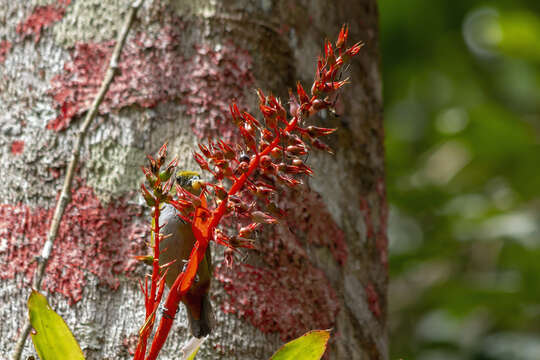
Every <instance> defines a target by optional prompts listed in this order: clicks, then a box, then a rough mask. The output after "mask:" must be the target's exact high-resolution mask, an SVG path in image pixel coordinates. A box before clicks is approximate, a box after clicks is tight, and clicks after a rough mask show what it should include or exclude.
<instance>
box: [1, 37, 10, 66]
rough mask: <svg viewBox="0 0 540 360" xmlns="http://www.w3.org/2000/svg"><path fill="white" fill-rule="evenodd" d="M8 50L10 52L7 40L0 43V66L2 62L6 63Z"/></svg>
mask: <svg viewBox="0 0 540 360" xmlns="http://www.w3.org/2000/svg"><path fill="white" fill-rule="evenodd" d="M9 50H11V42H10V41H8V40H2V41H0V64H3V63H4V61H6V57H7V54H8V53H9Z"/></svg>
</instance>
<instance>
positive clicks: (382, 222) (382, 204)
mask: <svg viewBox="0 0 540 360" xmlns="http://www.w3.org/2000/svg"><path fill="white" fill-rule="evenodd" d="M377 194H378V195H379V231H378V232H377V242H376V246H377V250H379V254H380V257H381V263H382V264H383V265H384V266H385V267H386V268H388V236H387V228H388V202H387V201H386V186H385V184H384V179H382V178H381V179H379V180H377Z"/></svg>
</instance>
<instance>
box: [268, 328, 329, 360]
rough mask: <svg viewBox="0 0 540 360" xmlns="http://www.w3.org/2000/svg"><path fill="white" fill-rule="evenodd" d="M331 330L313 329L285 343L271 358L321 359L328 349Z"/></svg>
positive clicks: (278, 359) (274, 359)
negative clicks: (327, 344)
mask: <svg viewBox="0 0 540 360" xmlns="http://www.w3.org/2000/svg"><path fill="white" fill-rule="evenodd" d="M329 338H330V330H313V331H310V332H308V333H306V334H304V335H302V336H300V337H299V338H297V339H294V340H293V341H290V342H288V343H286V344H285V345H283V346H282V347H281V349H279V350H278V351H277V352H276V353H275V354H274V355H273V356H272V357H271V358H270V360H319V359H320V358H321V357H322V356H323V354H324V351H325V350H326V343H327V342H328V339H329Z"/></svg>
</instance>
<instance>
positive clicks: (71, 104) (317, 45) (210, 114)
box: [0, 0, 388, 359]
mask: <svg viewBox="0 0 540 360" xmlns="http://www.w3.org/2000/svg"><path fill="white" fill-rule="evenodd" d="M128 3H129V1H127V0H107V1H102V0H85V1H81V0H71V1H70V0H58V1H53V0H33V1H12V0H0V21H1V24H2V26H1V27H0V109H1V112H0V146H1V147H2V153H1V155H0V166H1V168H2V175H3V176H2V179H3V182H4V186H2V187H1V188H0V204H2V205H0V219H1V220H0V259H1V263H2V268H1V269H0V279H1V281H0V288H1V291H0V297H1V300H0V321H1V323H2V326H1V327H0V353H2V354H5V356H4V357H6V356H7V354H9V353H10V352H11V351H12V347H13V344H14V340H15V339H16V337H17V334H18V332H19V331H20V328H21V326H22V324H23V320H24V317H25V316H27V315H26V308H25V302H26V299H27V297H28V295H29V290H30V289H29V283H30V280H31V276H32V273H33V270H34V269H35V261H33V260H34V257H35V256H36V255H37V254H39V253H40V250H41V247H42V244H43V243H44V241H45V235H46V231H47V228H48V225H49V222H50V219H51V216H52V211H53V207H54V202H55V199H56V196H57V193H58V192H59V189H60V187H61V184H62V181H63V176H64V173H65V168H66V164H67V162H68V161H69V159H70V151H71V146H72V142H73V139H74V136H75V134H76V132H77V129H78V127H79V125H80V119H81V115H83V114H84V111H85V109H86V108H87V107H88V105H89V104H90V102H91V101H92V99H93V96H94V94H95V92H96V91H97V89H98V88H99V85H100V82H101V79H102V77H103V75H104V71H105V68H106V66H107V59H108V57H109V56H110V54H111V51H112V48H113V46H114V39H115V37H116V32H117V30H118V27H119V26H120V24H121V22H122V18H123V16H124V15H125V14H126V9H127V6H128ZM343 23H348V24H349V25H350V29H351V34H350V38H351V39H352V41H357V40H362V41H364V42H365V44H366V46H365V47H364V49H362V50H361V53H360V55H359V56H358V57H357V59H355V60H354V61H353V62H352V65H351V66H350V69H349V70H348V71H347V74H344V75H345V76H349V77H350V79H351V81H350V82H351V85H348V86H346V87H345V89H344V90H343V92H342V95H341V96H340V98H339V101H338V102H337V105H336V106H337V112H338V113H339V114H340V116H334V115H333V114H323V116H321V117H320V119H317V120H316V121H319V122H320V123H322V124H323V125H322V126H325V127H337V128H338V131H337V135H333V137H332V139H331V141H330V145H331V146H332V147H333V149H335V152H336V154H335V155H333V156H331V155H325V154H320V153H316V154H315V155H311V157H310V158H309V160H308V162H309V164H310V166H312V167H313V169H314V171H315V176H314V177H313V178H311V179H309V180H308V181H306V185H305V186H303V187H302V188H301V189H300V190H297V191H293V192H287V193H285V194H282V195H283V201H282V205H283V206H284V207H285V208H286V210H287V216H286V218H285V219H284V220H282V221H281V222H280V224H279V225H277V226H276V227H273V228H269V227H268V228H267V229H266V230H265V231H264V234H262V235H261V236H260V238H259V239H257V240H258V243H259V249H260V250H262V251H259V252H257V251H252V252H251V253H249V255H248V257H247V259H236V260H235V264H234V266H233V267H232V268H227V267H226V266H225V265H224V264H223V263H222V262H221V259H222V250H221V249H217V248H215V247H214V253H215V260H214V263H215V264H216V267H215V270H214V281H213V285H212V301H213V303H214V308H215V309H216V311H215V313H216V325H215V329H214V333H213V335H212V336H211V337H210V339H209V340H208V341H207V342H206V343H205V344H204V345H203V348H202V349H201V351H200V355H199V356H200V358H204V359H220V358H226V359H265V358H268V357H269V356H270V355H271V354H272V353H273V352H274V351H275V350H276V349H277V348H278V347H279V346H280V345H281V344H282V343H283V342H284V341H286V340H289V339H291V338H293V337H296V336H299V335H301V334H302V333H304V332H306V331H307V330H310V329H315V328H333V329H334V330H333V334H332V341H331V345H330V349H329V351H328V353H329V358H330V359H387V358H388V344H387V335H386V288H387V257H386V247H387V243H386V242H387V241H386V218H387V208H386V206H387V205H386V198H385V186H384V166H383V165H384V164H383V163H384V161H383V155H384V152H383V130H382V99H381V78H380V72H379V59H378V56H379V55H378V51H379V50H378V38H377V35H378V28H377V9H376V4H375V0H358V1H355V2H351V1H345V0H338V1H322V0H317V1H311V0H302V1H298V0H294V1H293V0H281V1H272V0H262V1H248V0H235V1H233V0H227V1H212V0H203V1H201V0H198V1H195V0H192V1H180V0H170V1H165V0H161V1H159V0H146V1H145V2H144V5H143V8H142V9H141V10H140V11H139V15H138V19H137V20H136V22H135V23H134V24H133V28H132V30H131V32H130V35H129V37H128V40H127V43H126V45H125V48H124V52H123V54H122V57H121V59H120V72H119V74H118V75H117V77H116V79H115V81H114V82H113V84H112V86H111V88H110V90H109V93H108V94H107V96H106V98H105V101H104V102H103V104H102V105H101V107H100V115H99V116H98V118H97V119H96V120H95V122H94V124H93V125H92V126H91V130H90V134H89V136H87V139H86V143H85V146H84V149H83V153H82V157H81V165H80V168H79V170H78V176H77V178H76V181H75V183H74V190H73V194H72V203H71V204H70V205H69V206H68V208H67V211H66V215H65V216H64V219H63V223H62V225H61V228H60V233H59V237H58V239H57V241H56V242H55V245H54V249H53V257H52V260H51V262H50V263H49V265H48V267H47V275H46V277H45V280H44V284H43V287H44V289H46V290H47V291H48V295H49V300H50V303H51V305H52V306H53V308H55V309H56V310H57V311H58V312H59V313H60V315H62V316H63V318H64V319H65V320H66V322H67V324H68V325H69V326H70V328H71V329H72V331H73V332H74V334H75V337H76V338H77V339H78V340H79V342H80V344H81V347H82V349H83V351H84V352H85V354H86V356H87V359H107V358H108V359H129V358H131V356H130V352H131V351H133V348H134V345H135V342H136V338H137V332H138V329H139V327H140V326H141V325H142V323H143V320H144V305H143V296H142V294H141V292H140V290H139V288H138V282H137V281H138V279H141V278H142V276H143V275H144V273H145V272H146V271H149V269H148V268H145V267H144V265H141V264H138V263H137V262H136V261H135V260H134V259H133V256H134V255H140V254H144V253H145V252H146V249H145V245H144V241H146V240H148V225H147V224H148V221H149V216H148V214H146V213H145V212H144V207H143V206H142V200H141V197H140V196H139V195H138V192H137V189H138V186H139V184H140V182H142V181H143V176H142V172H141V171H140V166H141V165H143V163H144V161H145V155H146V154H152V153H155V152H156V151H157V149H158V148H159V147H160V146H161V145H162V144H163V143H164V142H165V141H168V142H169V149H170V153H171V154H178V155H179V157H180V160H181V161H180V166H181V167H184V168H189V169H197V167H196V164H195V162H194V161H193V159H192V157H191V152H192V151H193V150H194V149H195V146H196V144H197V142H199V141H204V140H205V139H206V138H207V137H208V136H211V137H219V138H223V139H233V140H234V138H235V134H234V131H233V127H232V126H231V125H230V124H229V122H228V120H227V113H228V106H229V104H230V103H231V102H233V101H235V102H237V103H238V104H239V106H240V107H241V108H243V109H255V108H256V96H255V93H254V91H253V90H254V89H255V88H257V87H260V88H262V89H263V90H264V91H265V92H266V90H268V91H272V92H273V93H274V94H276V95H279V96H280V97H281V98H282V99H283V101H286V99H287V98H288V97H287V92H286V91H287V88H289V87H293V86H295V81H296V80H297V79H299V80H301V81H302V83H303V84H304V87H305V88H309V87H310V86H311V82H312V81H313V74H314V69H315V64H316V59H317V55H318V53H319V52H320V51H321V46H322V43H323V40H324V39H325V38H326V37H328V38H330V39H333V38H335V36H337V34H338V32H339V29H340V27H341V24H343ZM254 114H255V112H254ZM220 250H221V251H220ZM177 320H178V321H176V323H175V326H174V327H173V331H172V332H173V334H171V336H170V338H169V340H168V341H167V343H166V345H165V348H164V349H163V351H162V354H161V358H163V359H173V358H177V357H178V353H179V350H180V349H181V348H182V346H183V344H184V343H185V341H186V340H187V338H188V336H187V330H186V320H185V312H184V311H183V310H181V311H180V313H179V314H178V315H177ZM33 353H34V352H33V347H32V345H31V341H30V340H28V342H27V346H26V348H25V352H24V354H23V358H25V356H28V355H30V354H33Z"/></svg>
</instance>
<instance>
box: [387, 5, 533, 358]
mask: <svg viewBox="0 0 540 360" xmlns="http://www.w3.org/2000/svg"><path fill="white" fill-rule="evenodd" d="M379 8H380V22H381V40H382V50H381V52H382V65H383V78H384V99H385V126H386V151H387V176H388V191H389V201H390V206H391V216H390V229H389V235H390V252H391V262H390V283H391V285H390V294H389V302H390V313H389V319H390V332H391V354H392V355H391V358H392V359H397V358H404V359H421V360H432V359H433V360H434V359H437V360H439V359H440V360H450V359H482V360H487V359H497V360H498V359H505V360H508V359H531V360H532V359H540V215H539V214H540V114H539V111H540V1H538V0H528V1H525V0H492V1H475V0H454V1H434V0H408V1H396V0H379Z"/></svg>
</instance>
